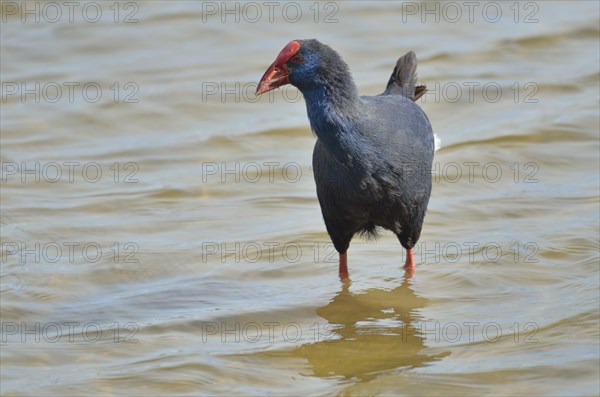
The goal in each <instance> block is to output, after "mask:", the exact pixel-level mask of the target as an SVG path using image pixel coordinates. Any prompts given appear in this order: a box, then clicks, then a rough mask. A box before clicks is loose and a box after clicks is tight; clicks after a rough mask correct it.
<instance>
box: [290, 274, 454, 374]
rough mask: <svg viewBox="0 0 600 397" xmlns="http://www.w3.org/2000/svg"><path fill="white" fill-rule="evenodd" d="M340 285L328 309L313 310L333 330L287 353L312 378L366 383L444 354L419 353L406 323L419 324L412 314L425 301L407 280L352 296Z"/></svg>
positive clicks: (415, 333) (420, 344)
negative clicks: (306, 367) (303, 362)
mask: <svg viewBox="0 0 600 397" xmlns="http://www.w3.org/2000/svg"><path fill="white" fill-rule="evenodd" d="M408 276H409V277H410V275H408ZM343 285H344V286H343V288H342V290H341V291H340V292H339V293H338V294H337V295H336V296H335V298H333V300H332V301H331V302H330V303H329V304H328V305H326V306H324V307H322V308H320V309H317V313H318V314H319V315H320V316H321V317H323V318H325V319H326V320H328V321H329V323H332V324H337V325H338V326H339V328H337V329H334V330H332V331H331V332H329V335H327V333H326V335H324V336H323V337H322V338H320V340H319V341H318V342H316V343H311V344H306V345H302V346H300V347H299V348H297V349H296V350H295V351H294V352H292V355H293V356H296V357H302V358H304V359H307V360H308V362H309V363H310V365H311V367H312V371H313V373H314V375H316V376H320V377H327V376H340V375H341V376H343V377H345V378H352V377H356V378H360V379H363V380H367V379H370V378H373V377H375V376H376V375H375V373H376V372H379V371H385V370H390V369H396V368H414V367H422V366H425V365H427V363H430V362H433V361H437V360H440V359H442V358H443V357H445V356H446V355H447V354H448V353H441V354H436V355H433V356H431V355H426V354H424V353H422V350H423V349H424V348H425V345H424V339H425V338H424V337H423V336H422V335H421V334H420V332H419V330H418V329H415V328H413V327H412V324H413V323H414V322H415V321H419V317H418V314H417V313H416V310H417V309H419V308H423V307H425V306H426V304H427V302H428V300H427V299H425V298H422V297H419V296H417V295H415V293H414V291H413V290H412V289H411V288H410V285H409V281H408V279H407V278H404V280H403V282H402V284H401V285H400V286H399V287H397V288H395V289H393V290H391V291H384V290H377V289H370V290H367V291H366V292H362V293H357V294H353V293H351V292H350V291H349V283H344V284H343Z"/></svg>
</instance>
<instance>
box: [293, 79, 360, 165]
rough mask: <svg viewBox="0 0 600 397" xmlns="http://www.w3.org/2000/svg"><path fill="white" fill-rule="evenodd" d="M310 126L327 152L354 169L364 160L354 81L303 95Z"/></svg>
mask: <svg viewBox="0 0 600 397" xmlns="http://www.w3.org/2000/svg"><path fill="white" fill-rule="evenodd" d="M302 94H303V96H304V99H305V101H306V109H307V112H308V118H309V120H310V125H311V128H312V130H313V131H314V133H315V134H316V135H317V138H318V139H319V140H320V141H321V143H322V144H323V145H324V146H325V148H326V149H327V151H328V152H329V153H330V154H331V155H332V156H333V157H335V158H336V159H337V160H338V161H340V162H341V163H343V164H345V165H347V166H349V167H353V166H355V165H356V163H357V159H359V157H360V145H359V142H358V140H359V134H358V131H357V130H356V118H357V116H358V114H359V111H358V110H359V107H360V98H359V97H358V93H357V90H356V86H355V85H354V82H353V81H352V79H351V78H349V79H346V80H345V81H342V80H341V79H339V80H337V81H335V82H333V83H325V84H323V85H320V86H318V87H315V88H311V89H309V90H304V91H303V93H302Z"/></svg>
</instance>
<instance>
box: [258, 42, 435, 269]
mask: <svg viewBox="0 0 600 397" xmlns="http://www.w3.org/2000/svg"><path fill="white" fill-rule="evenodd" d="M416 68H417V58H416V56H415V54H414V52H412V51H411V52H408V53H407V54H406V55H404V56H402V57H401V58H400V59H398V62H397V63H396V67H395V68H394V71H393V73H392V76H391V77H390V80H389V82H388V84H387V87H386V88H385V91H384V92H383V93H382V94H380V95H377V96H359V95H358V92H357V89H356V85H355V84H354V81H353V79H352V76H351V74H350V71H349V70H348V65H346V63H345V62H344V61H343V60H342V58H341V57H340V55H339V54H338V53H337V52H335V51H334V50H333V49H332V48H331V47H329V46H327V45H325V44H322V43H320V42H319V41H317V40H294V41H291V42H290V43H289V44H288V45H286V46H285V47H284V48H283V50H281V52H280V53H279V55H278V56H277V59H275V62H273V63H272V64H271V66H269V68H268V69H267V71H266V72H265V74H264V75H263V77H262V79H261V80H260V82H259V84H258V88H257V89H256V94H257V95H259V94H263V93H265V92H268V91H270V90H272V89H275V88H277V87H280V86H282V85H285V84H292V85H293V86H295V87H297V88H298V89H299V90H300V91H301V92H302V95H303V96H304V100H305V101H306V109H307V112H308V118H309V120H310V126H311V128H312V130H313V132H314V133H315V134H316V136H317V141H316V144H315V148H314V152H313V170H314V176H315V182H316V185H317V196H318V198H319V203H320V204H321V211H322V213H323V218H324V220H325V226H326V227H327V232H328V233H329V236H330V237H331V240H332V241H333V245H334V246H335V249H336V250H337V251H338V253H339V256H340V262H339V275H340V278H341V279H346V278H348V264H347V256H346V251H347V250H348V246H349V245H350V240H351V239H352V237H353V236H354V234H356V233H360V234H363V235H367V236H376V228H377V227H382V228H384V229H387V230H391V231H392V232H394V233H395V234H396V236H398V239H399V240H400V243H401V244H402V246H403V247H404V248H405V249H406V251H407V257H406V263H405V269H406V270H407V271H408V272H410V273H412V272H413V271H414V266H415V265H414V259H413V247H414V245H415V244H416V243H417V240H418V239H419V235H420V234H421V228H422V226H423V219H424V217H425V211H426V210H427V203H428V202H429V196H430V195H431V165H432V162H433V153H434V136H433V131H432V129H431V124H430V123H429V120H428V118H427V116H426V115H425V113H424V112H423V110H422V109H421V108H420V107H419V106H418V105H417V104H415V103H414V101H416V100H417V99H418V98H419V97H421V96H422V95H423V94H424V93H425V91H426V89H425V87H424V86H416V80H417V75H416Z"/></svg>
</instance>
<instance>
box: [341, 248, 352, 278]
mask: <svg viewBox="0 0 600 397" xmlns="http://www.w3.org/2000/svg"><path fill="white" fill-rule="evenodd" d="M339 275H340V280H342V281H346V280H349V279H350V275H349V274H348V256H347V253H346V252H344V253H343V254H340V271H339Z"/></svg>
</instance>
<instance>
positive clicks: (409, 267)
mask: <svg viewBox="0 0 600 397" xmlns="http://www.w3.org/2000/svg"><path fill="white" fill-rule="evenodd" d="M404 269H405V270H406V271H411V272H412V271H414V270H415V258H414V257H413V250H412V248H411V249H409V250H406V263H404Z"/></svg>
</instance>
